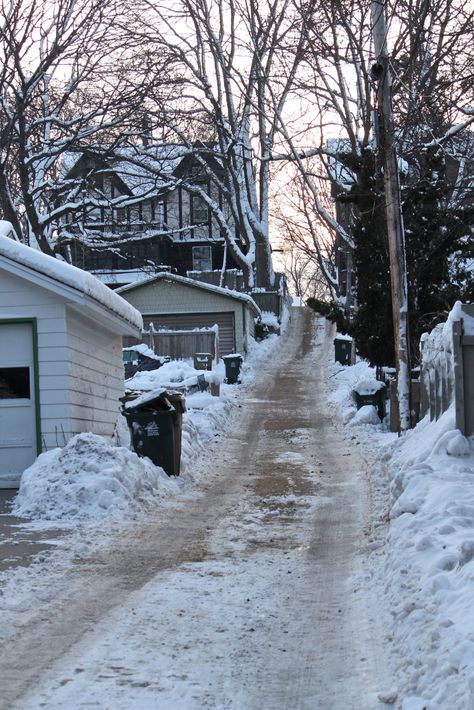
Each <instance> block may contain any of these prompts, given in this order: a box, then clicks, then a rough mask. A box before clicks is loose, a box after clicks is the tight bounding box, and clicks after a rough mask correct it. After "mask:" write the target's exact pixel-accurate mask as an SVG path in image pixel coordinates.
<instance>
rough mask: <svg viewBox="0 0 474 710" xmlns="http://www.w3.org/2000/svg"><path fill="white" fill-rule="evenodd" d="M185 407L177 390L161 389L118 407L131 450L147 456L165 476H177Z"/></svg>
mask: <svg viewBox="0 0 474 710" xmlns="http://www.w3.org/2000/svg"><path fill="white" fill-rule="evenodd" d="M185 410H186V407H185V400H184V396H183V395H182V394H181V393H180V392H177V393H170V392H162V393H160V394H159V395H158V396H156V397H154V398H151V399H148V400H145V401H143V400H142V401H140V403H139V404H137V405H133V403H129V406H128V407H125V406H124V408H123V409H122V412H123V415H124V417H125V419H126V420H127V424H128V428H129V430H130V437H131V441H132V446H133V449H134V451H135V453H137V454H138V456H147V457H148V458H149V459H151V461H153V463H154V464H155V465H156V466H161V467H162V468H163V470H164V471H165V473H167V474H168V476H179V472H180V465H181V432H182V415H183V412H184V411H185Z"/></svg>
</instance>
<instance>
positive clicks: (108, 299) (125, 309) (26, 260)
mask: <svg viewBox="0 0 474 710" xmlns="http://www.w3.org/2000/svg"><path fill="white" fill-rule="evenodd" d="M5 224H9V223H5V222H2V226H4V225H5ZM4 234H5V229H1V230H0V268H2V269H5V270H6V271H9V272H10V273H15V274H16V275H18V276H20V277H21V278H24V279H27V280H28V279H29V280H30V281H31V282H33V283H36V285H38V286H41V287H42V288H46V289H48V290H50V291H54V292H56V293H60V294H62V295H63V296H64V297H65V299H66V300H67V301H69V302H70V303H72V304H78V305H80V306H85V307H86V308H88V309H89V310H91V311H94V313H96V314H101V315H102V317H104V316H107V314H110V315H112V314H113V316H114V317H115V320H117V319H118V320H119V321H122V323H123V324H126V325H127V329H126V330H127V331H129V330H130V327H132V329H134V330H135V329H140V328H141V327H142V317H141V314H140V313H139V312H138V311H137V310H136V309H135V308H133V306H131V305H130V304H129V303H128V302H127V301H126V300H125V299H124V298H122V297H121V296H119V295H118V294H117V293H115V292H114V291H112V290H111V289H109V288H108V287H107V286H105V284H103V283H101V282H100V281H99V280H98V279H96V278H95V276H92V274H89V273H88V272H87V271H83V270H82V269H78V268H77V267H75V266H72V265H71V264H67V263H66V262H64V261H60V260H59V259H55V258H54V257H52V256H49V255H48V254H43V252H41V251H39V250H38V249H32V248H31V247H28V246H26V245H25V244H22V243H21V242H18V241H16V240H15V239H11V238H9V237H7V236H3V235H4ZM122 327H123V326H122Z"/></svg>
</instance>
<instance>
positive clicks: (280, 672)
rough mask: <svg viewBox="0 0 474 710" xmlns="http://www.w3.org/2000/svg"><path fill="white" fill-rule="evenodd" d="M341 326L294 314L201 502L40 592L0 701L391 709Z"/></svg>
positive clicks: (214, 464) (23, 706)
mask: <svg viewBox="0 0 474 710" xmlns="http://www.w3.org/2000/svg"><path fill="white" fill-rule="evenodd" d="M330 335H331V333H330V332H329V329H328V327H327V326H326V325H325V324H324V322H322V321H317V320H316V319H314V316H313V315H312V314H311V313H309V312H307V311H305V310H302V309H295V310H294V312H293V315H292V321H291V323H290V326H289V328H288V330H287V333H286V335H285V336H284V339H283V338H282V341H283V342H282V343H281V345H280V346H279V348H278V349H277V351H276V353H275V354H274V355H272V356H271V358H270V359H269V361H268V362H267V363H266V365H265V367H264V368H263V369H262V372H260V373H259V376H260V378H259V384H258V385H257V386H256V387H255V388H254V389H253V391H252V393H251V396H247V397H245V396H244V397H243V398H242V399H241V400H240V402H241V408H240V410H239V412H238V414H237V415H236V416H235V417H234V420H233V422H232V425H231V427H230V430H229V432H228V435H227V436H225V437H223V438H222V439H221V440H220V441H216V442H214V443H213V444H212V445H211V446H210V450H209V454H208V456H207V457H206V461H205V462H202V465H204V466H206V467H207V468H208V476H207V477H203V478H201V479H200V480H201V481H202V483H201V484H200V485H199V491H198V492H199V493H200V496H199V497H196V498H191V499H189V500H187V501H186V502H185V504H184V505H181V506H175V507H174V509H169V508H167V509H165V511H164V512H163V511H160V513H159V516H157V517H156V518H154V519H152V520H149V521H148V522H147V523H146V524H142V523H141V524H140V525H137V526H136V527H135V528H133V527H130V528H128V529H127V531H126V533H125V534H124V535H123V537H122V538H121V539H119V540H117V541H116V544H114V545H113V546H110V548H108V549H107V550H102V551H101V552H99V554H97V555H93V556H91V557H87V555H83V556H82V557H78V558H77V559H76V560H75V566H74V569H73V570H70V571H69V572H68V573H66V574H65V579H64V580H63V585H62V591H61V592H60V593H57V594H56V595H55V597H54V598H51V597H52V594H50V596H49V597H48V591H47V589H41V590H40V593H39V594H38V606H37V607H36V608H33V609H29V610H28V611H27V612H25V611H24V610H23V616H22V623H21V625H20V624H17V625H16V626H15V625H13V627H12V628H13V632H12V636H11V637H10V638H8V634H7V637H6V638H5V639H4V640H3V652H2V656H1V660H0V677H1V678H2V693H1V700H0V707H1V708H5V709H7V708H8V710H13V708H17V709H18V710H30V709H33V708H40V707H46V708H48V710H55V709H59V708H61V709H63V708H71V709H73V710H75V709H82V708H90V707H98V708H104V707H107V708H110V710H129V709H130V708H137V710H148V709H150V710H151V709H154V710H155V709H156V708H160V710H162V709H167V708H169V709H173V710H174V709H175V708H178V707H180V708H184V709H186V710H187V709H188V708H189V709H194V708H196V709H198V708H232V709H234V710H249V709H253V708H255V709H260V708H265V710H272V709H275V710H287V709H288V708H292V709H293V708H295V709H296V708H302V709H308V710H337V709H339V708H340V709H341V710H342V709H344V710H349V709H351V710H358V709H359V708H360V710H370V709H371V708H379V707H383V705H382V703H381V702H379V700H378V693H379V692H380V691H382V693H383V692H384V691H385V690H386V688H387V683H386V667H385V661H384V648H383V634H382V632H381V628H380V626H379V624H380V620H379V618H378V614H377V609H378V606H379V602H378V600H377V599H376V598H375V593H374V590H373V589H372V587H371V586H370V584H369V575H368V573H367V572H366V549H365V548H366V540H367V534H368V531H369V529H370V524H371V521H370V510H371V506H370V490H369V486H368V481H367V477H366V471H365V464H364V461H363V460H362V459H361V458H360V457H359V455H358V452H357V447H356V446H350V445H349V442H348V441H347V440H346V439H344V438H343V436H342V434H341V433H340V430H339V428H338V426H337V424H335V423H334V422H333V421H332V420H331V415H330V413H329V411H328V409H327V407H326V404H325V382H324V376H325V363H326V361H327V358H328V355H329V350H328V349H329V348H332V340H331V338H330ZM247 394H249V393H248V392H247ZM381 697H383V696H381Z"/></svg>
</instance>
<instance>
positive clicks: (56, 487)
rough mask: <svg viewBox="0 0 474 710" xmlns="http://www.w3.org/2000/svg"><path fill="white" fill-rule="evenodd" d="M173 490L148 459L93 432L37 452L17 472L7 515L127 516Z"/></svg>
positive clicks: (50, 517)
mask: <svg viewBox="0 0 474 710" xmlns="http://www.w3.org/2000/svg"><path fill="white" fill-rule="evenodd" d="M175 489H176V483H175V482H174V481H173V480H171V479H169V478H168V476H167V475H166V474H165V473H164V471H163V469H161V468H159V467H157V466H154V465H153V464H152V463H151V461H149V460H148V459H141V458H139V457H138V456H137V455H136V454H135V453H134V452H132V451H130V450H129V449H127V448H124V447H119V446H111V445H110V444H109V443H108V442H107V441H106V440H105V439H103V438H102V437H100V436H96V435H95V434H78V435H77V436H74V437H73V438H72V439H71V440H70V441H69V443H68V444H67V445H66V446H65V447H64V448H63V449H53V450H52V451H48V452H46V453H44V454H41V456H39V457H38V458H37V460H36V461H35V463H34V464H33V465H32V466H30V468H28V469H27V470H26V471H25V472H24V473H23V475H22V477H21V484H20V490H19V492H18V495H17V497H16V499H15V502H14V507H13V512H14V514H15V515H18V516H20V517H23V516H24V517H31V518H41V519H43V520H64V519H85V520H87V519H96V518H104V517H106V516H115V515H117V514H120V515H123V514H133V513H137V512H140V511H143V510H146V509H147V508H149V507H150V506H151V505H152V504H154V503H155V502H156V500H157V499H161V498H163V497H165V496H168V495H170V494H171V493H172V492H173V491H174V490H175Z"/></svg>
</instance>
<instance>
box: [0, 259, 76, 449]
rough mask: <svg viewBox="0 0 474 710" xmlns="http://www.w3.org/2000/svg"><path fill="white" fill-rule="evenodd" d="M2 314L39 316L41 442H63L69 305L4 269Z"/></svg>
mask: <svg viewBox="0 0 474 710" xmlns="http://www.w3.org/2000/svg"><path fill="white" fill-rule="evenodd" d="M0 318H1V319H8V318H12V319H17V318H36V319H37V327H38V365H39V368H38V369H39V389H40V405H41V409H40V415H41V431H42V441H41V445H42V447H43V448H47V449H49V448H53V447H55V446H58V445H62V443H61V442H62V439H63V437H62V431H63V430H64V427H65V425H66V428H67V418H68V411H69V406H68V368H67V354H68V346H67V334H66V309H65V306H64V304H62V303H60V302H58V299H57V297H55V296H54V295H52V294H50V293H48V292H47V291H45V290H44V289H42V288H39V287H37V286H34V285H33V284H28V287H27V288H25V281H24V280H23V279H20V278H19V277H17V276H14V275H13V274H9V273H8V272H4V271H2V272H1V278H0Z"/></svg>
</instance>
